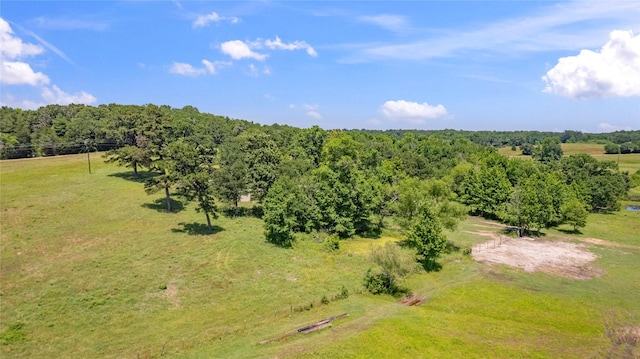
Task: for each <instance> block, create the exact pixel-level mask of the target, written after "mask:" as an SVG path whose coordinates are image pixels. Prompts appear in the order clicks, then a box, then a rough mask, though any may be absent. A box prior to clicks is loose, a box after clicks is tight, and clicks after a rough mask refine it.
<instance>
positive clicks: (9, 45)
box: [0, 18, 44, 59]
mask: <svg viewBox="0 0 640 359" xmlns="http://www.w3.org/2000/svg"><path fill="white" fill-rule="evenodd" d="M0 44H1V45H2V46H0V57H1V58H2V59H17V58H21V57H25V56H33V55H38V54H41V53H42V52H44V49H43V48H42V46H40V45H34V44H29V43H24V42H22V40H21V39H20V38H19V37H16V36H14V35H13V30H12V29H11V26H9V23H8V22H7V21H5V20H4V19H3V18H0Z"/></svg>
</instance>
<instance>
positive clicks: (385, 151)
mask: <svg viewBox="0 0 640 359" xmlns="http://www.w3.org/2000/svg"><path fill="white" fill-rule="evenodd" d="M1 111H2V112H1V114H2V116H1V121H0V131H1V132H2V134H1V136H2V137H1V141H2V142H1V143H2V146H1V151H2V155H3V157H4V158H17V157H31V156H49V155H57V154H67V153H77V152H83V151H85V152H86V151H95V150H100V151H107V152H106V157H107V160H108V161H113V162H117V163H118V164H120V165H123V166H127V167H131V168H132V170H133V174H132V176H133V177H134V178H135V179H139V178H140V180H142V179H144V189H145V190H146V191H147V192H148V193H155V192H162V193H164V195H165V198H166V207H167V211H171V210H172V208H171V204H172V201H171V196H172V195H177V196H180V197H181V198H183V199H184V200H185V201H193V202H195V203H196V205H197V210H198V211H201V212H203V213H204V214H205V217H206V220H207V226H208V228H209V229H211V228H212V224H211V220H212V218H215V217H216V216H217V215H218V211H219V203H223V204H224V205H225V206H228V207H229V208H230V209H232V212H234V211H235V213H236V214H237V210H238V202H239V200H240V197H241V196H242V195H244V194H248V193H250V194H251V196H252V199H254V200H256V201H257V202H258V203H260V204H261V205H262V209H263V219H264V229H265V236H266V239H267V240H268V241H270V242H272V243H274V244H277V245H280V246H285V247H286V246H290V245H291V244H292V242H293V241H294V239H295V234H296V233H299V232H305V233H310V232H314V231H317V232H323V233H328V234H331V235H336V236H338V237H341V238H347V237H351V236H354V235H367V234H372V233H379V232H380V231H381V230H382V228H383V227H384V226H385V219H386V218H390V217H393V218H394V220H395V221H396V222H397V223H398V224H399V225H400V227H401V228H402V229H403V231H404V232H405V234H406V235H407V243H408V244H409V245H410V246H411V247H413V248H415V249H416V251H417V253H418V255H419V258H420V260H421V261H422V263H423V264H424V265H425V267H426V268H432V267H433V266H434V265H435V264H434V263H435V262H434V260H435V258H436V257H437V256H438V253H439V252H440V251H441V250H442V249H443V248H444V245H445V243H446V240H445V238H444V236H443V235H442V231H443V229H449V230H452V229H454V228H455V227H456V225H457V223H458V221H459V220H460V219H462V218H464V217H465V216H466V215H467V214H468V213H469V212H470V213H472V214H480V215H482V216H485V217H489V218H494V219H500V220H502V221H503V222H505V223H507V224H509V225H512V226H514V227H515V228H516V230H517V232H518V234H519V235H524V234H525V233H526V232H528V231H532V230H539V229H541V228H546V227H550V226H557V225H559V224H562V223H569V224H571V225H573V227H574V230H577V228H578V227H583V226H584V225H585V221H586V218H587V214H588V211H611V210H617V209H618V208H619V200H620V199H621V198H622V197H623V196H625V194H626V193H627V191H628V189H629V188H630V183H631V181H632V179H631V177H630V176H629V174H627V173H620V172H619V171H618V166H617V164H616V163H615V162H613V161H598V160H596V159H594V158H593V157H591V156H589V155H587V154H579V155H572V156H569V157H563V152H562V148H561V146H560V144H561V142H567V141H585V140H601V141H611V142H612V143H621V144H622V145H624V144H625V143H633V142H634V141H636V142H637V141H640V131H626V132H625V131H621V132H615V133H608V134H584V133H581V132H578V131H565V132H563V133H545V132H536V131H517V132H488V131H477V132H471V131H454V130H444V131H417V130H416V131H370V130H360V131H357V130H352V131H346V130H332V131H325V130H323V129H321V128H319V127H317V126H314V127H312V128H308V129H299V128H295V127H291V126H280V125H271V126H262V125H259V124H255V123H252V122H248V121H244V120H232V119H229V118H227V117H220V116H214V115H210V114H205V113H200V112H199V111H198V110H197V109H195V108H193V107H184V108H182V109H174V108H170V107H168V106H155V105H151V104H150V105H145V106H125V105H114V104H111V105H100V106H98V107H91V106H84V105H69V106H58V105H50V106H46V107H42V108H40V109H39V110H36V111H23V110H20V109H11V108H7V107H3V108H2V109H1ZM504 145H512V146H520V147H521V148H523V149H524V148H529V150H530V151H531V153H532V155H533V156H532V158H533V161H531V160H528V159H519V158H507V157H504V156H502V155H500V154H498V153H497V151H496V149H495V147H494V146H504ZM622 145H621V146H622ZM638 148H640V146H638ZM140 169H145V170H146V171H147V172H145V176H144V178H142V176H141V174H140V173H139V170H140ZM638 176H639V175H635V176H634V178H635V180H637V177H638Z"/></svg>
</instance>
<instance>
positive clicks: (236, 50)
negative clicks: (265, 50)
mask: <svg viewBox="0 0 640 359" xmlns="http://www.w3.org/2000/svg"><path fill="white" fill-rule="evenodd" d="M220 50H222V52H223V53H224V54H227V55H229V56H231V58H232V59H234V60H240V59H244V58H248V59H254V60H258V61H263V60H264V59H266V58H267V55H266V54H260V53H257V52H253V51H252V50H251V48H250V47H249V45H247V44H246V43H244V42H243V41H240V40H233V41H227V42H223V43H222V45H220Z"/></svg>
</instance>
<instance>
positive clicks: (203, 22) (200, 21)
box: [193, 11, 240, 28]
mask: <svg viewBox="0 0 640 359" xmlns="http://www.w3.org/2000/svg"><path fill="white" fill-rule="evenodd" d="M223 20H226V21H229V22H231V23H232V24H237V23H238V22H240V19H239V18H237V17H235V16H234V17H225V16H220V15H218V13H216V12H215V11H213V12H211V13H210V14H207V15H200V16H198V17H197V18H196V20H195V21H194V22H193V27H194V28H196V27H204V26H209V24H210V23H212V22H214V23H219V22H220V21H223Z"/></svg>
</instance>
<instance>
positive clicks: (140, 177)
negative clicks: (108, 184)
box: [108, 171, 158, 182]
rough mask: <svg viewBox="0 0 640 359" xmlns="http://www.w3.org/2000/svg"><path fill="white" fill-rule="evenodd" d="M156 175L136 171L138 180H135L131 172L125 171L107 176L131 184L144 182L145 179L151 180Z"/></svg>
mask: <svg viewBox="0 0 640 359" xmlns="http://www.w3.org/2000/svg"><path fill="white" fill-rule="evenodd" d="M157 175H158V173H155V172H149V171H138V178H136V177H135V176H134V174H133V171H126V172H118V173H112V174H110V175H108V176H109V177H118V178H122V179H124V180H127V181H132V182H144V181H146V180H147V179H149V178H153V177H155V176H157Z"/></svg>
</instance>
